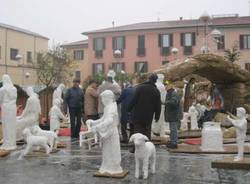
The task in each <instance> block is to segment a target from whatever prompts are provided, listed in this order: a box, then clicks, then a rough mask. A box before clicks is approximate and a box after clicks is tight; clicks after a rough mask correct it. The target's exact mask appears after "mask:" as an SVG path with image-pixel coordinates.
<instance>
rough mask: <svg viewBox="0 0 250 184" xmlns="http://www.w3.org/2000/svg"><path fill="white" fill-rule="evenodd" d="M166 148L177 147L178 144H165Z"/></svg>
mask: <svg viewBox="0 0 250 184" xmlns="http://www.w3.org/2000/svg"><path fill="white" fill-rule="evenodd" d="M167 148H170V149H177V148H178V145H177V144H167Z"/></svg>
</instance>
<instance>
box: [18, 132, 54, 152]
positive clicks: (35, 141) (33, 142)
mask: <svg viewBox="0 0 250 184" xmlns="http://www.w3.org/2000/svg"><path fill="white" fill-rule="evenodd" d="M23 136H24V137H25V140H26V142H27V146H26V148H25V150H24V151H23V153H22V156H25V155H27V154H28V153H29V152H30V151H32V148H33V147H43V148H44V149H45V150H46V154H49V153H50V147H49V146H48V138H47V137H44V136H37V135H32V134H31V131H30V129H29V128H25V129H24V130H23Z"/></svg>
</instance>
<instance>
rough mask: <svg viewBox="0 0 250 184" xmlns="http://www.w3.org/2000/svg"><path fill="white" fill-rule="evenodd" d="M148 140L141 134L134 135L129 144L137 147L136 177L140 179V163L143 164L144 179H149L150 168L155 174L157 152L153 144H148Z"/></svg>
mask: <svg viewBox="0 0 250 184" xmlns="http://www.w3.org/2000/svg"><path fill="white" fill-rule="evenodd" d="M146 141H147V142H146ZM148 141H149V140H148V138H147V136H145V135H142V134H140V133H136V134H133V135H132V136H131V137H130V139H129V142H134V145H135V177H136V178H139V168H140V162H142V164H143V167H142V168H143V179H147V178H148V167H149V166H150V169H151V172H152V173H153V174H154V173H155V162H156V150H155V146H154V144H153V143H152V142H148Z"/></svg>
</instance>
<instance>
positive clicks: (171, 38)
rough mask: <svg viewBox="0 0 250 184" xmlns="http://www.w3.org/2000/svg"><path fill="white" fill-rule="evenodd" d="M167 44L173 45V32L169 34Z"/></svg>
mask: <svg viewBox="0 0 250 184" xmlns="http://www.w3.org/2000/svg"><path fill="white" fill-rule="evenodd" d="M169 46H170V47H173V34H172V33H171V34H169Z"/></svg>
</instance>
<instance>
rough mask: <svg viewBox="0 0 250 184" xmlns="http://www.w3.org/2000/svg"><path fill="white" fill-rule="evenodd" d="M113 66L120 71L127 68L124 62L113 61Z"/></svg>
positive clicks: (116, 70)
mask: <svg viewBox="0 0 250 184" xmlns="http://www.w3.org/2000/svg"><path fill="white" fill-rule="evenodd" d="M112 68H113V70H114V71H115V72H117V73H120V72H121V71H122V70H123V71H124V70H125V64H124V63H112Z"/></svg>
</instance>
